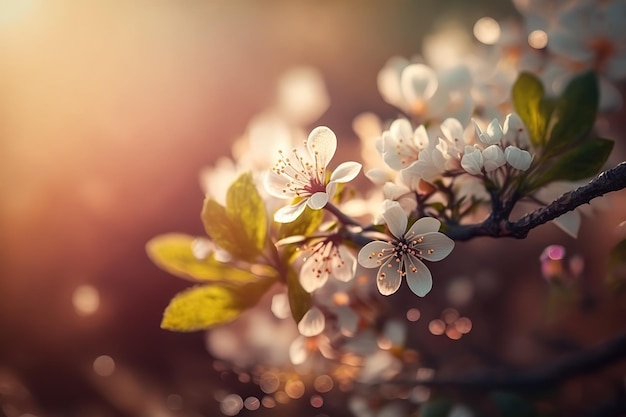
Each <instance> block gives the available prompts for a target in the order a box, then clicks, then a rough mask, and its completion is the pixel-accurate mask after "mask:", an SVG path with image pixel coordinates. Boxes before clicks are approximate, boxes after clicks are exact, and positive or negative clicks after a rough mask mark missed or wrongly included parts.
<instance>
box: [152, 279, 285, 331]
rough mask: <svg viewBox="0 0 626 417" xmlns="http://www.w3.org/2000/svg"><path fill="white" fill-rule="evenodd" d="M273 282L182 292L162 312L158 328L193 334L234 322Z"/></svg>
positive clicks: (196, 288) (264, 281) (205, 286)
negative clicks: (193, 332)
mask: <svg viewBox="0 0 626 417" xmlns="http://www.w3.org/2000/svg"><path fill="white" fill-rule="evenodd" d="M274 282H276V280H275V279H264V280H261V281H258V282H255V283H251V284H246V285H240V286H228V285H202V286H197V287H193V288H190V289H188V290H185V291H182V292H180V293H178V294H176V296H174V298H173V299H172V300H171V301H170V303H169V305H168V306H167V308H166V309H165V312H164V313H163V320H162V321H161V328H163V329H167V330H174V331H179V332H192V331H197V330H203V329H208V328H210V327H213V326H215V325H218V324H222V323H228V322H230V321H233V320H234V319H236V318H237V317H238V316H239V315H240V314H241V313H242V312H244V311H245V310H247V309H248V308H250V307H253V306H254V305H255V304H256V303H257V302H258V301H259V299H260V298H261V297H262V296H263V295H264V294H265V293H266V292H267V290H268V289H269V288H270V287H271V285H272V284H273V283H274Z"/></svg>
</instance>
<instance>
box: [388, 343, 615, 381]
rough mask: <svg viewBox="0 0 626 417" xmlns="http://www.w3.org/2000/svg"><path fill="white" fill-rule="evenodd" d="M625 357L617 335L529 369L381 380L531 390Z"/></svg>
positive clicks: (598, 369)
mask: <svg viewBox="0 0 626 417" xmlns="http://www.w3.org/2000/svg"><path fill="white" fill-rule="evenodd" d="M624 358H626V334H620V335H618V336H616V337H614V338H612V339H610V340H607V341H605V342H603V343H600V344H598V345H596V346H593V347H590V348H588V349H585V350H582V351H580V352H576V353H573V354H570V355H568V356H566V357H564V358H562V359H560V360H557V361H553V362H550V363H548V364H545V365H541V366H538V367H535V368H531V369H528V370H523V371H510V370H494V369H479V370H475V371H470V372H467V373H460V374H456V375H450V376H435V377H433V378H429V379H405V380H393V381H386V382H384V383H387V384H394V385H410V386H416V385H425V386H429V387H446V388H464V389H470V390H472V389H475V390H489V389H503V390H513V391H519V392H533V391H538V390H540V389H544V388H546V387H550V386H554V385H557V384H559V383H560V382H562V381H565V380H567V379H569V378H571V377H573V376H576V375H582V374H586V373H592V372H599V371H600V370H602V369H603V368H605V367H607V366H609V365H611V364H613V363H615V362H618V361H620V360H622V359H624Z"/></svg>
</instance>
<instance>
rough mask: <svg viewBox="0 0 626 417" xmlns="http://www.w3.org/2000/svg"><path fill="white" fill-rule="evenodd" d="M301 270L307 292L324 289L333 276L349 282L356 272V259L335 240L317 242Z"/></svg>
mask: <svg viewBox="0 0 626 417" xmlns="http://www.w3.org/2000/svg"><path fill="white" fill-rule="evenodd" d="M309 250H310V251H311V252H312V253H311V255H310V256H308V255H307V256H306V259H305V261H304V263H303V264H302V269H301V270H300V284H301V285H302V288H304V290H305V291H306V292H309V293H311V292H313V291H315V290H316V289H318V288H320V287H323V286H324V284H326V282H327V281H328V278H329V277H330V276H331V275H332V276H333V277H335V278H336V279H338V280H339V281H343V282H348V281H350V280H351V279H352V278H353V277H354V273H355V272H356V258H355V257H354V255H353V254H352V252H350V250H348V248H346V247H345V246H342V245H338V244H337V243H335V242H334V241H333V240H331V239H329V240H323V241H320V242H317V243H316V244H314V245H313V246H311V247H310V248H309Z"/></svg>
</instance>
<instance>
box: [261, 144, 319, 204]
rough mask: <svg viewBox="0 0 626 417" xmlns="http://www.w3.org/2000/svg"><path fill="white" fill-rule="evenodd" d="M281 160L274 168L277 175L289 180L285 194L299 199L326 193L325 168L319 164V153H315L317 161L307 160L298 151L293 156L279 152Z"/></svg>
mask: <svg viewBox="0 0 626 417" xmlns="http://www.w3.org/2000/svg"><path fill="white" fill-rule="evenodd" d="M278 153H279V154H280V158H279V159H278V161H277V162H276V164H275V165H274V167H272V171H273V172H274V173H275V174H278V175H280V176H283V177H286V178H287V179H288V181H287V183H286V184H285V188H283V193H285V194H286V193H288V192H289V193H293V194H295V195H296V196H298V197H308V196H311V195H313V194H315V193H317V192H324V191H326V185H325V184H324V177H325V174H326V171H325V167H324V166H323V165H322V164H320V163H319V160H318V152H317V151H316V152H315V155H314V156H315V161H314V162H313V163H311V162H310V161H308V160H306V159H305V158H304V157H302V156H301V155H300V154H298V151H297V150H296V149H293V150H292V154H293V156H292V157H291V158H290V157H289V156H286V155H285V154H284V153H283V151H282V150H280V151H278Z"/></svg>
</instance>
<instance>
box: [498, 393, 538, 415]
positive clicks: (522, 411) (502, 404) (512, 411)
mask: <svg viewBox="0 0 626 417" xmlns="http://www.w3.org/2000/svg"><path fill="white" fill-rule="evenodd" d="M490 397H491V401H492V402H493V403H494V404H495V406H496V408H497V409H498V411H500V415H501V416H506V417H536V416H537V411H536V410H535V408H534V407H533V405H532V404H531V403H530V402H528V401H527V400H525V399H524V398H522V397H520V396H518V395H515V394H510V393H508V392H493V393H491V395H490Z"/></svg>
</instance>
